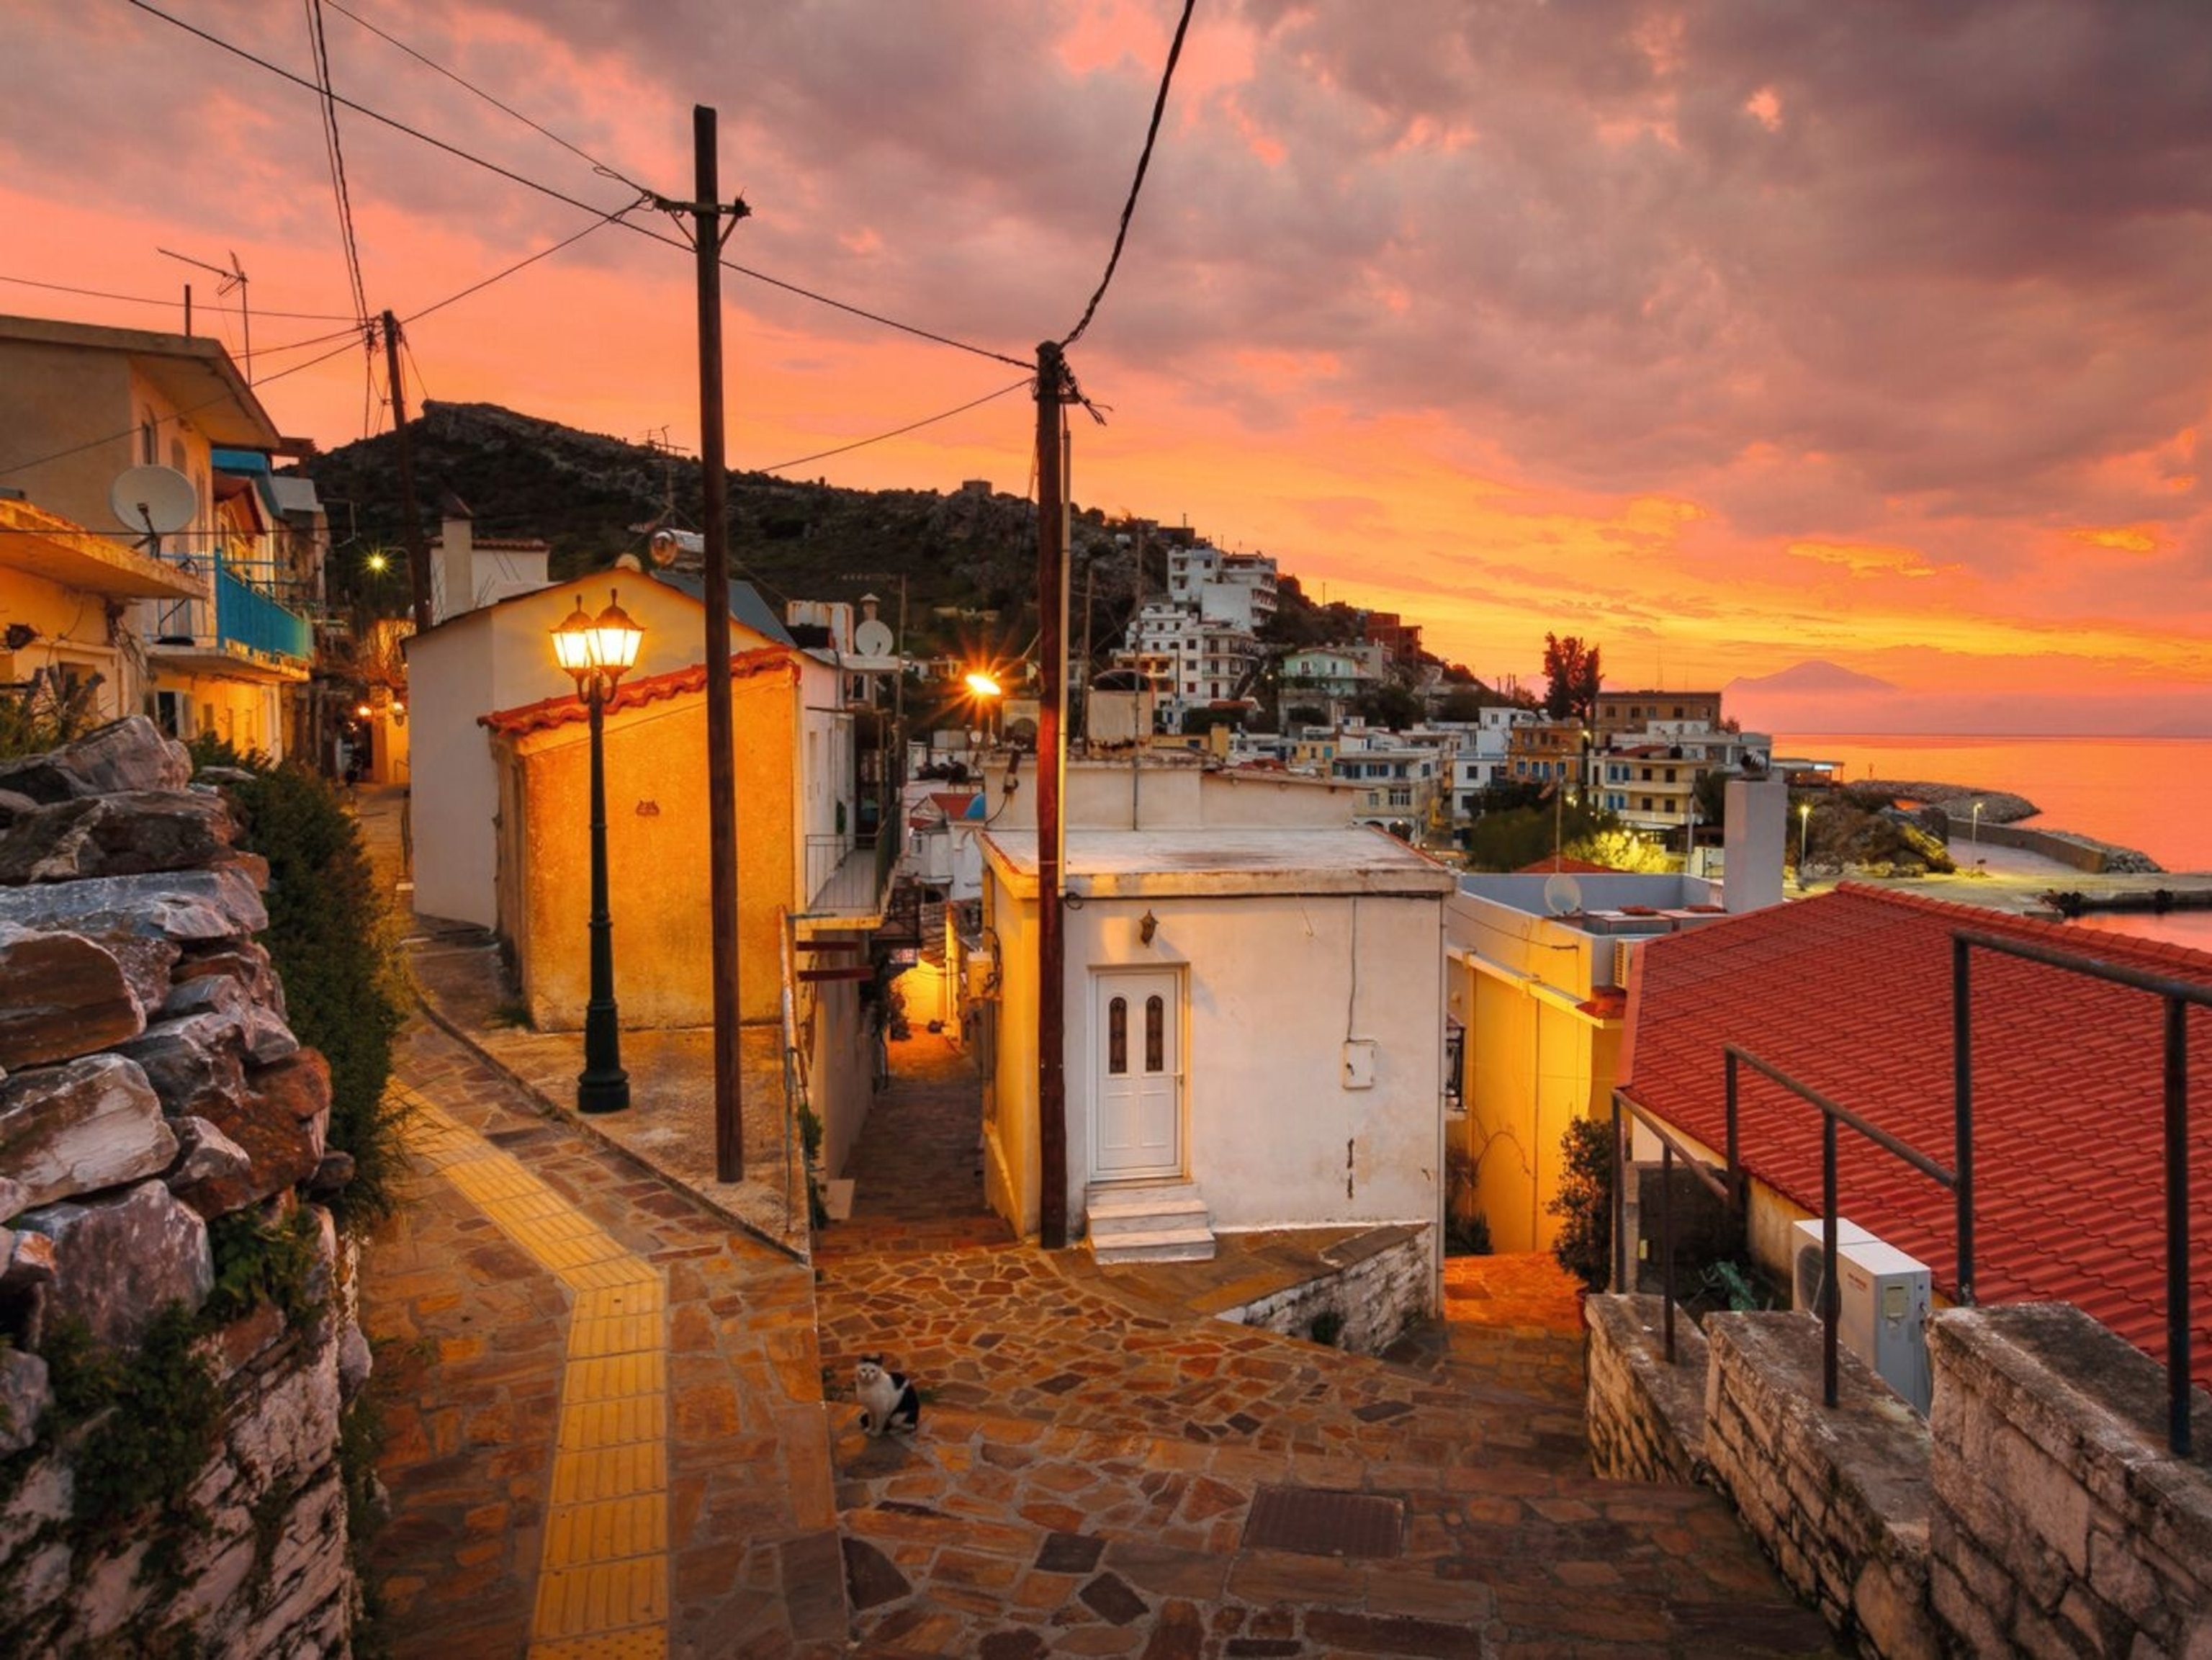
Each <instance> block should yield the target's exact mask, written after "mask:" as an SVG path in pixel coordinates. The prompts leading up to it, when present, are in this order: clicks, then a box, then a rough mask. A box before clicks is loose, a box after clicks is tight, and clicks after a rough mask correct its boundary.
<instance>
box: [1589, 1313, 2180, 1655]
mask: <svg viewBox="0 0 2212 1660" xmlns="http://www.w3.org/2000/svg"><path fill="white" fill-rule="evenodd" d="M1585 1306H1586V1310H1587V1318H1588V1320H1589V1329H1590V1361H1589V1378H1590V1402H1589V1420H1590V1439H1591V1445H1592V1449H1593V1460H1594V1462H1595V1463H1596V1466H1597V1469H1598V1473H1599V1474H1601V1475H1615V1476H1632V1475H1641V1476H1644V1477H1646V1478H1647V1479H1652V1480H1659V1481H1680V1480H1682V1479H1684V1476H1683V1475H1682V1474H1681V1473H1680V1472H1681V1470H1682V1468H1683V1467H1684V1464H1685V1462H1687V1466H1688V1468H1690V1469H1691V1470H1692V1471H1693V1472H1695V1473H1696V1474H1697V1475H1699V1477H1700V1478H1704V1477H1706V1476H1707V1475H1708V1473H1709V1477H1710V1479H1711V1480H1712V1481H1714V1482H1715V1483H1716V1484H1717V1485H1718V1486H1719V1487H1722V1488H1723V1490H1724V1491H1726V1492H1727V1493H1729V1496H1730V1498H1731V1499H1733V1500H1734V1502H1735V1505H1736V1508H1737V1510H1738V1511H1739V1512H1740V1513H1741V1516H1742V1517H1743V1520H1744V1522H1745V1524H1746V1525H1747V1526H1748V1527H1749V1528H1750V1529H1751V1530H1752V1532H1753V1535H1755V1536H1756V1537H1757V1538H1758V1539H1759V1541H1760V1543H1761V1544H1762V1545H1763V1546H1764V1547H1765V1549H1766V1551H1767V1553H1768V1554H1769V1555H1770V1556H1771V1557H1772V1558H1773V1559H1774V1561H1775V1563H1776V1565H1777V1566H1778V1568H1779V1569H1780V1571H1781V1572H1782V1575H1783V1577H1784V1579H1786V1580H1787V1581H1788V1582H1789V1583H1790V1585H1791V1586H1792V1587H1793V1588H1794V1589H1796V1590H1797V1591H1798V1593H1799V1594H1800V1595H1801V1596H1804V1597H1805V1598H1806V1599H1807V1600H1808V1602H1813V1603H1814V1604H1816V1605H1817V1606H1818V1607H1819V1608H1820V1611H1821V1613H1822V1614H1825V1615H1826V1617H1827V1619H1828V1620H1829V1622H1830V1623H1831V1624H1832V1625H1833V1626H1834V1627H1836V1628H1837V1629H1838V1631H1839V1632H1841V1633H1844V1634H1845V1635H1846V1636H1848V1637H1850V1638H1852V1639H1855V1640H1856V1642H1857V1645H1858V1646H1859V1648H1860V1649H1861V1651H1863V1652H1865V1653H1868V1654H1871V1655H1877V1656H1884V1657H1911V1660H1920V1657H1934V1656H1936V1655H1939V1654H1951V1653H1965V1654H1976V1655H2013V1654H2031V1655H2046V1654H2047V1655H2070V1654H2108V1655H2128V1656H2131V1657H2134V1656H2140V1657H2150V1656H2154V1655H2163V1656H2172V1657H2188V1660H2204V1657H2208V1656H2212V1461H2208V1460H2207V1458H2206V1456H2205V1454H2204V1452H2203V1450H2202V1449H2203V1448H2205V1447H2207V1446H2212V1397H2208V1396H2207V1395H2206V1394H2205V1392H2204V1391H2203V1390H2202V1389H2198V1390H2197V1391H2196V1392H2195V1395H2194V1414H2193V1418H2192V1425H2193V1430H2194V1433H2195V1436H2196V1438H2197V1446H2198V1448H2199V1449H2200V1450H2199V1451H2198V1452H2197V1456H2195V1458H2194V1459H2193V1460H2185V1459H2181V1458H2178V1457H2176V1456H2173V1455H2172V1453H2171V1452H2170V1451H2168V1450H2167V1448H2166V1378H2165V1372H2164V1369H2163V1368H2162V1367H2160V1366H2158V1365H2155V1364H2154V1363H2153V1362H2152V1361H2150V1360H2149V1359H2147V1358H2146V1357H2145V1356H2144V1355H2143V1354H2142V1353H2140V1352H2139V1351H2138V1350H2136V1349H2135V1348H2134V1347H2131V1346H2130V1345H2129V1344H2127V1343H2125V1342H2124V1341H2121V1340H2120V1339H2119V1338H2118V1337H2116V1336H2114V1335H2112V1333H2111V1332H2109V1331H2107V1330H2106V1329H2104V1328H2103V1327H2102V1326H2100V1325H2098V1324H2097V1323H2096V1322H2095V1321H2093V1320H2092V1319H2090V1318H2089V1316H2087V1315H2085V1314H2083V1313H2082V1312H2081V1310H2078V1309H2075V1308H2073V1307H2071V1306H2069V1305H2066V1304H2033V1305H2026V1306H2019V1307H2013V1308H1997V1309H1947V1310H1942V1311H1941V1312H1939V1313H1937V1314H1936V1316H1933V1318H1932V1319H1931V1320H1930V1322H1929V1357H1930V1359H1931V1361H1932V1362H1933V1365H1934V1367H1935V1383H1936V1389H1935V1402H1936V1405H1935V1414H1934V1417H1933V1419H1932V1420H1929V1422H1926V1423H1923V1422H1922V1421H1921V1420H1919V1419H1918V1418H1917V1417H1916V1416H1915V1415H1914V1414H1913V1413H1912V1411H1911V1408H1909V1407H1907V1406H1906V1405H1905V1402H1903V1401H1901V1400H1900V1399H1899V1398H1898V1396H1897V1395H1895V1394H1894V1393H1893V1391H1891V1390H1890V1389H1888V1388H1887V1386H1886V1385H1885V1384H1884V1383H1882V1382H1881V1379H1879V1378H1878V1377H1875V1375H1874V1373H1873V1372H1872V1371H1870V1370H1869V1368H1868V1367H1867V1366H1866V1365H1864V1364H1863V1363H1862V1362H1861V1361H1860V1360H1858V1359H1857V1358H1856V1357H1855V1356H1853V1355H1850V1354H1849V1353H1844V1354H1843V1355H1841V1356H1839V1357H1838V1359H1839V1362H1840V1365H1839V1368H1838V1370H1839V1377H1838V1385H1839V1386H1838V1406H1837V1407H1836V1408H1835V1409H1834V1410H1832V1411H1831V1410H1830V1409H1828V1408H1826V1407H1824V1406H1823V1405H1822V1403H1821V1354H1820V1346H1821V1334H1820V1326H1819V1324H1818V1323H1816V1322H1814V1321H1813V1320H1810V1319H1808V1318H1807V1317H1805V1316H1802V1315H1796V1314H1714V1315H1709V1316H1706V1321H1705V1343H1706V1347H1705V1371H1704V1377H1705V1395H1704V1402H1703V1413H1702V1414H1701V1415H1695V1414H1691V1412H1690V1410H1689V1408H1688V1407H1687V1406H1686V1397H1687V1394H1688V1390H1687V1389H1686V1384H1687V1383H1688V1381H1689V1379H1690V1377H1692V1374H1693V1372H1694V1367H1693V1365H1692V1362H1691V1359H1690V1357H1691V1355H1692V1353H1694V1350H1693V1348H1692V1345H1691V1344H1689V1343H1687V1342H1685V1341H1683V1337H1682V1333H1681V1329H1680V1327H1678V1329H1677V1339H1676V1343H1677V1353H1678V1355H1679V1356H1680V1359H1681V1364H1680V1365H1677V1366H1676V1367H1674V1368H1668V1366H1667V1365H1666V1364H1665V1362H1664V1361H1663V1360H1662V1359H1660V1337H1659V1310H1658V1308H1657V1307H1656V1299H1654V1298H1626V1297H1603V1298H1590V1299H1589V1302H1588V1304H1586V1305H1585ZM1678 1318H1680V1315H1679V1311H1678ZM1693 1416H1696V1417H1697V1418H1698V1420H1699V1421H1697V1422H1692V1421H1691V1420H1692V1417H1693ZM1700 1424H1701V1428H1700ZM1700 1434H1701V1435H1702V1450H1703V1456H1704V1458H1705V1464H1704V1465H1703V1466H1702V1467H1701V1466H1699V1464H1698V1463H1697V1462H1696V1461H1695V1455H1694V1454H1693V1453H1692V1451H1691V1449H1692V1448H1693V1447H1695V1446H1697V1445H1698V1444H1699V1436H1700Z"/></svg>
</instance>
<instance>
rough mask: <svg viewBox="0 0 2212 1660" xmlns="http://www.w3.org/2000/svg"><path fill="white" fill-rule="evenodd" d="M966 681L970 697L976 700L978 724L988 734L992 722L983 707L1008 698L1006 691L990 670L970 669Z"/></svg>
mask: <svg viewBox="0 0 2212 1660" xmlns="http://www.w3.org/2000/svg"><path fill="white" fill-rule="evenodd" d="M964 679H965V682H966V684H967V687H968V693H969V696H971V697H973V698H974V699H975V714H976V721H977V723H978V724H979V725H980V726H981V727H982V728H983V729H984V731H986V732H988V731H989V730H990V726H991V722H990V721H989V718H988V717H987V715H986V714H984V710H983V706H984V705H985V704H986V703H994V702H997V701H998V700H999V699H1000V698H1001V697H1003V696H1006V691H1005V689H1004V688H1003V687H1001V686H1000V684H999V678H998V677H997V676H996V675H994V674H993V673H992V672H990V671H989V670H988V669H970V670H969V671H968V672H967V674H966V676H965V677H964Z"/></svg>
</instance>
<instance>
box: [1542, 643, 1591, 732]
mask: <svg viewBox="0 0 2212 1660" xmlns="http://www.w3.org/2000/svg"><path fill="white" fill-rule="evenodd" d="M1598 650H1599V648H1597V647H1596V646H1594V645H1593V646H1585V645H1584V644H1583V642H1582V640H1581V638H1580V637H1579V636H1577V635H1568V636H1567V637H1566V638H1565V639H1564V640H1562V639H1561V638H1559V635H1556V634H1547V635H1545V636H1544V674H1545V677H1546V678H1547V680H1548V681H1549V682H1550V685H1549V687H1548V689H1547V690H1546V692H1545V694H1544V713H1545V714H1548V715H1550V716H1551V717H1552V719H1553V720H1554V721H1569V720H1574V719H1577V718H1579V719H1581V720H1582V721H1584V722H1585V723H1588V722H1590V721H1595V719H1596V718H1597V693H1598V687H1599V686H1600V685H1601V684H1602V683H1603V681H1604V678H1605V674H1604V671H1603V670H1602V669H1601V667H1600V666H1599V664H1598Z"/></svg>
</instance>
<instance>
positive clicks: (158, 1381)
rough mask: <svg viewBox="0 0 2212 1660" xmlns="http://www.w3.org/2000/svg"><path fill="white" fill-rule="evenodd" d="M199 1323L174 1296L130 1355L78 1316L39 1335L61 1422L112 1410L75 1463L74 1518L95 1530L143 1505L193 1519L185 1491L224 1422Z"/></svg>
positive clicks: (168, 1517)
mask: <svg viewBox="0 0 2212 1660" xmlns="http://www.w3.org/2000/svg"><path fill="white" fill-rule="evenodd" d="M201 1329H202V1328H201V1325H200V1323H199V1320H198V1319H197V1316H194V1315H193V1313H192V1312H191V1310H190V1309H188V1308H186V1307H185V1304H182V1303H171V1304H167V1306H165V1307H164V1308H163V1309H162V1310H161V1312H160V1313H158V1314H156V1315H155V1316H154V1318H153V1321H152V1323H150V1324H149V1326H148V1327H147V1329H146V1335H145V1338H144V1341H142V1342H141V1343H140V1345H139V1347H138V1350H137V1353H135V1354H119V1353H116V1352H114V1351H112V1350H110V1349H106V1348H105V1347H102V1346H101V1345H100V1344H99V1343H97V1342H96V1341H94V1339H93V1338H92V1336H91V1335H90V1333H88V1332H87V1331H86V1330H85V1329H84V1328H83V1326H82V1323H77V1322H70V1321H58V1322H56V1323H55V1325H54V1327H53V1329H51V1330H50V1331H49V1332H48V1333H47V1334H46V1345H45V1354H46V1365H47V1366H48V1367H49V1368H50V1371H49V1376H50V1377H51V1378H52V1387H53V1392H54V1409H55V1411H56V1412H57V1413H58V1414H60V1416H61V1418H62V1420H63V1421H64V1424H66V1425H70V1426H74V1425H76V1424H78V1423H82V1422H86V1421H88V1420H90V1419H91V1418H93V1417H94V1416H96V1415H98V1414H100V1413H102V1412H103V1411H106V1408H111V1407H112V1408H113V1410H112V1412H106V1416H105V1417H104V1418H101V1419H100V1423H99V1425H98V1426H97V1427H96V1428H95V1429H94V1431H93V1432H92V1433H91V1434H89V1435H88V1436H86V1437H85V1438H84V1439H83V1441H82V1443H81V1444H79V1446H78V1447H77V1450H76V1460H75V1464H74V1471H73V1475H74V1487H75V1493H76V1499H75V1516H76V1522H77V1523H78V1524H79V1525H80V1526H81V1527H83V1528H85V1529H87V1530H88V1531H89V1532H90V1533H91V1534H92V1535H94V1537H95V1538H99V1539H101V1540H113V1539H116V1538H119V1537H121V1536H122V1535H124V1534H125V1533H126V1532H128V1531H131V1528H132V1524H133V1523H137V1522H138V1521H140V1520H141V1519H142V1518H143V1517H146V1516H147V1514H148V1512H149V1511H158V1512H159V1513H160V1519H161V1522H163V1523H167V1524H170V1525H171V1526H173V1527H185V1526H190V1525H191V1524H192V1523H193V1522H194V1521H195V1519H196V1518H195V1512H194V1508H193V1506H192V1505H191V1500H190V1499H189V1498H188V1497H187V1495H188V1494H189V1493H191V1485H192V1482H193V1481H194V1479H195V1478H197V1476H198V1475H199V1473H200V1471H201V1470H202V1469H204V1468H206V1465H207V1461H208V1459H209V1458H210V1456H212V1455H213V1453H214V1451H215V1447H216V1432H217V1430H218V1429H219V1428H220V1427H221V1425H222V1386H221V1385H220V1384H219V1383H217V1382H216V1376H215V1371H214V1369H213V1368H212V1367H211V1366H210V1365H209V1364H208V1361H207V1359H206V1357H205V1356H204V1355H203V1354H201V1353H199V1351H198V1349H197V1347H196V1345H197V1342H198V1341H199V1338H200V1334H201ZM166 1530H167V1529H164V1531H166ZM152 1560H153V1559H152V1558H151V1557H149V1563H150V1562H151V1561H152Z"/></svg>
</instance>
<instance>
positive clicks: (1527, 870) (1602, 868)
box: [1514, 859, 1620, 876]
mask: <svg viewBox="0 0 2212 1660" xmlns="http://www.w3.org/2000/svg"><path fill="white" fill-rule="evenodd" d="M1547 871H1565V872H1566V873H1567V874H1568V875H1570V876H1618V875H1620V872H1619V871H1617V870H1615V869H1614V868H1613V866H1611V865H1593V864H1592V863H1590V861H1589V860H1587V859H1539V860H1537V861H1536V862H1535V863H1534V864H1533V865H1523V866H1521V868H1520V869H1519V870H1517V871H1515V872H1514V874H1515V875H1516V876H1541V875H1543V874H1544V873H1546V872H1547Z"/></svg>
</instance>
